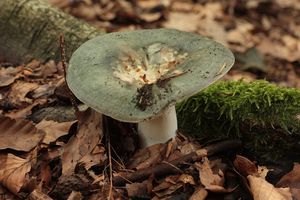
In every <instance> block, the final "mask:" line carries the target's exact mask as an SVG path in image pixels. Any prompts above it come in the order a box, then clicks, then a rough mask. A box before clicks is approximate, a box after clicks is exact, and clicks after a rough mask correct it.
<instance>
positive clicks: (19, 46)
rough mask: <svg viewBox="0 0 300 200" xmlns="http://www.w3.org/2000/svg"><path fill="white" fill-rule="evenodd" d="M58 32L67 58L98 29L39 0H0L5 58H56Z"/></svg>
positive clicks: (0, 51) (1, 45) (0, 52)
mask: <svg viewBox="0 0 300 200" xmlns="http://www.w3.org/2000/svg"><path fill="white" fill-rule="evenodd" d="M61 34H63V35H64V37H65V43H66V55H67V60H68V59H69V58H70V56H71V54H72V52H74V51H75V50H76V49H77V48H78V47H79V46H80V44H82V43H83V42H85V41H86V40H88V39H91V38H93V37H95V36H97V35H101V34H102V33H101V31H100V30H97V29H96V28H94V27H92V26H90V25H88V24H87V23H84V22H82V21H80V20H78V19H76V18H74V17H72V16H70V15H68V14H65V13H63V12H62V11H60V10H58V9H56V8H54V7H52V6H50V5H49V4H48V3H46V2H45V1H43V0H0V55H1V56H2V57H4V58H5V59H6V60H8V61H10V62H13V63H20V62H26V61H28V60H30V59H32V58H35V59H39V60H41V61H47V60H49V59H54V60H56V61H57V60H59V58H60V51H59V37H60V35H61Z"/></svg>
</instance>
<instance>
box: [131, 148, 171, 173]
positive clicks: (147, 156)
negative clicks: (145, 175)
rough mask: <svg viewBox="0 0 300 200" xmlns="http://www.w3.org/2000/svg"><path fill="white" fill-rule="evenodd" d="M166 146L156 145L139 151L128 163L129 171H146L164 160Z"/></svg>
mask: <svg viewBox="0 0 300 200" xmlns="http://www.w3.org/2000/svg"><path fill="white" fill-rule="evenodd" d="M165 146H166V145H165V144H155V145H152V146H149V147H147V148H144V149H140V150H138V151H137V152H136V153H135V154H134V156H133V157H132V158H131V159H130V161H129V162H128V166H127V167H128V169H144V168H147V167H150V166H153V165H155V164H157V163H158V162H160V161H161V160H162V157H163V156H162V155H165V154H164V150H165Z"/></svg>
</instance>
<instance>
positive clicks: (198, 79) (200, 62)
mask: <svg viewBox="0 0 300 200" xmlns="http://www.w3.org/2000/svg"><path fill="white" fill-rule="evenodd" d="M233 63H234V56H233V54H232V53H231V51H230V50H229V49H227V48H225V47H224V46H222V45H221V44H219V43H217V42H215V41H213V40H210V39H208V38H206V37H202V36H200V35H197V34H193V33H187V32H183V31H178V30H174V29H149V30H138V31H130V32H117V33H109V34H106V35H103V36H99V37H96V38H94V39H91V40H89V41H87V42H85V43H84V44H82V45H81V46H80V47H79V48H78V49H77V50H76V51H75V52H74V54H73V55H72V58H71V59H70V63H69V67H68V70H67V83H68V85H69V88H70V89H71V91H72V92H73V93H74V94H75V96H76V97H77V98H78V99H79V100H81V101H82V102H83V103H85V104H86V105H88V106H89V107H91V108H93V109H95V110H97V111H98V112H100V113H102V114H104V115H107V116H110V117H112V118H114V119H117V120H120V121H124V122H134V123H138V132H139V135H140V137H141V142H142V143H141V144H142V146H143V147H146V146H149V145H152V144H155V143H163V142H166V141H167V140H168V139H170V138H172V137H174V136H175V135H176V130H177V118H176V112H175V106H174V105H175V103H176V102H177V101H180V100H183V99H185V98H187V97H190V96H191V95H193V94H195V93H196V92H199V91H200V90H202V89H203V88H205V87H207V86H208V85H210V84H212V83H213V82H215V81H216V80H217V79H219V78H220V77H222V76H223V75H224V74H226V73H227V71H228V70H229V69H230V68H231V67H232V65H233Z"/></svg>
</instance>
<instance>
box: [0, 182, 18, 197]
mask: <svg viewBox="0 0 300 200" xmlns="http://www.w3.org/2000/svg"><path fill="white" fill-rule="evenodd" d="M0 197H1V200H19V199H16V196H15V195H13V193H11V192H10V191H8V190H7V189H6V188H4V187H3V186H2V185H1V184H0Z"/></svg>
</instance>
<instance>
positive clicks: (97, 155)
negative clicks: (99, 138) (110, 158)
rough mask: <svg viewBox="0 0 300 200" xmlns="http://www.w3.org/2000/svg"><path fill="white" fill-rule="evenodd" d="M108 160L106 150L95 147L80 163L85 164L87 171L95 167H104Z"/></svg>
mask: <svg viewBox="0 0 300 200" xmlns="http://www.w3.org/2000/svg"><path fill="white" fill-rule="evenodd" d="M106 159H107V156H106V151H105V148H104V147H102V146H99V145H97V146H95V148H94V149H93V150H92V151H91V152H90V153H88V154H86V155H85V156H83V157H82V158H81V159H80V161H79V162H80V163H84V168H85V169H86V170H88V169H90V168H91V167H92V166H94V165H99V166H100V165H104V164H105V161H106Z"/></svg>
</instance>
